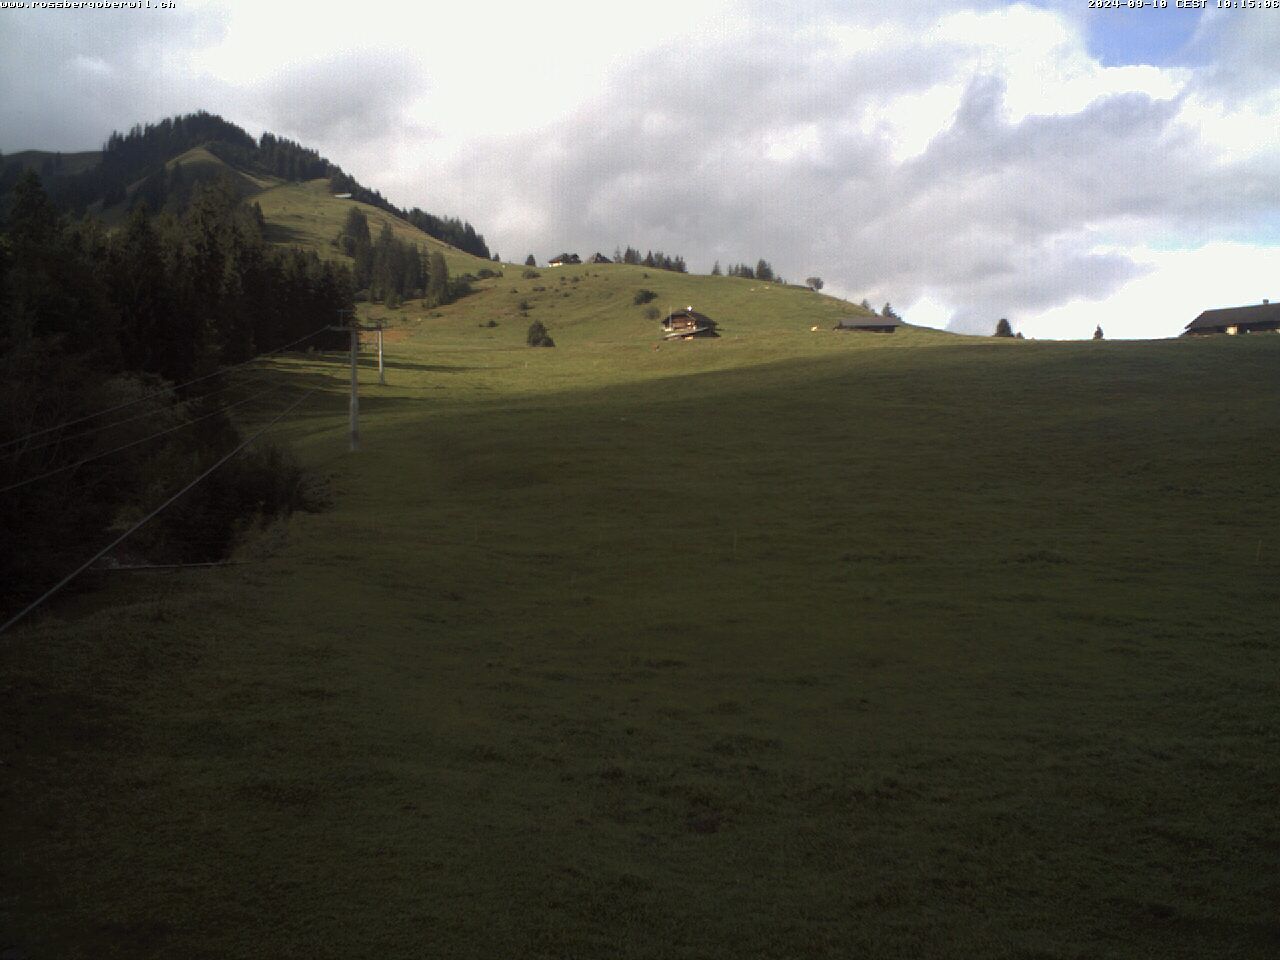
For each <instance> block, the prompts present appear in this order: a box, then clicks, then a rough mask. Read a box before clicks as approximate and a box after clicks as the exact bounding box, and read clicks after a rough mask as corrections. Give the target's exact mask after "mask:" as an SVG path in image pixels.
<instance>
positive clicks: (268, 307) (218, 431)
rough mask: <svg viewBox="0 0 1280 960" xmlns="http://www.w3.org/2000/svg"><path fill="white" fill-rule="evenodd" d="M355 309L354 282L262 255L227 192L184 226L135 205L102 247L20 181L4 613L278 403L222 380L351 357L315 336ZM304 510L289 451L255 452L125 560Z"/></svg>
mask: <svg viewBox="0 0 1280 960" xmlns="http://www.w3.org/2000/svg"><path fill="white" fill-rule="evenodd" d="M352 306H353V281H352V276H351V272H350V270H349V269H347V268H346V267H344V266H341V265H337V264H333V263H326V262H323V261H321V260H320V258H319V257H317V256H316V255H315V254H314V253H310V252H303V251H299V250H292V249H289V250H281V249H277V248H273V247H270V246H268V245H267V244H266V243H265V242H264V240H263V237H262V224H261V221H260V218H259V217H258V216H256V215H255V211H254V210H253V208H251V207H246V206H245V205H244V204H243V203H242V202H241V200H240V198H239V197H238V195H237V193H236V190H235V188H234V185H233V184H232V183H230V182H229V181H228V180H220V181H215V182H211V183H201V184H197V185H196V186H195V188H194V189H193V191H192V196H191V200H190V203H189V204H188V206H187V209H186V211H185V212H184V213H183V214H182V216H180V217H179V216H175V215H174V214H172V213H164V214H161V215H153V214H152V213H151V212H150V210H149V209H148V207H147V205H146V204H145V203H143V204H139V205H138V206H136V207H135V208H134V209H133V210H132V211H131V213H130V214H129V219H128V222H127V223H126V224H125V225H124V226H123V228H121V229H119V230H117V231H115V232H114V233H112V234H110V235H108V234H107V233H106V232H105V231H104V230H103V229H102V228H101V226H100V225H98V224H97V223H96V222H95V221H93V220H91V219H87V218H86V219H82V220H78V221H73V220H71V219H69V218H67V217H65V216H62V215H60V214H59V213H58V211H57V209H56V207H55V205H54V203H53V201H52V200H51V198H50V197H49V195H48V194H47V193H46V191H45V189H44V187H43V186H42V184H41V182H40V180H39V178H38V177H37V176H36V175H35V174H34V173H31V172H27V173H25V174H24V175H23V176H22V177H21V178H20V179H19V180H18V182H17V184H16V185H15V186H14V188H13V191H12V197H11V203H10V207H9V211H8V215H7V217H6V220H5V222H4V225H3V230H2V231H0V394H2V396H0V490H3V491H4V494H5V495H4V496H3V497H2V498H0V539H3V540H4V541H5V542H7V543H15V544H22V545H23V549H22V550H17V551H4V552H3V553H0V557H2V558H3V559H2V560H0V564H2V565H3V568H2V569H0V584H3V586H2V587H0V605H2V606H3V607H4V608H5V609H7V610H9V611H10V612H12V608H13V606H14V604H15V602H16V601H17V600H19V599H21V598H29V596H30V594H31V592H32V590H34V589H36V588H37V587H40V586H41V585H43V586H48V585H49V584H50V583H51V582H52V581H53V580H56V578H57V577H58V576H59V575H62V574H65V573H66V572H67V570H68V569H69V567H70V566H73V565H74V563H75V562H76V561H80V560H83V559H84V558H85V556H86V552H88V553H89V554H90V555H91V553H92V550H93V549H97V548H100V547H101V546H102V545H103V544H105V543H107V542H109V537H108V532H109V531H110V530H111V529H112V528H113V527H116V526H118V525H119V524H121V523H123V522H126V521H128V520H130V519H137V518H139V517H140V516H142V515H143V513H144V512H145V511H146V510H148V509H150V508H152V507H154V506H155V505H157V503H158V502H160V501H161V500H162V499H163V498H164V496H166V495H168V494H170V493H172V492H173V490H175V489H179V488H181V486H182V485H183V484H185V483H187V482H189V481H190V480H191V479H193V478H194V477H195V476H196V475H198V474H199V473H200V472H201V471H202V470H203V469H205V468H206V467H207V466H208V465H210V464H211V463H213V462H215V461H216V460H217V459H218V458H220V457H221V456H222V455H224V454H225V453H226V452H228V451H229V450H231V449H233V448H234V447H235V446H236V444H237V443H238V442H239V436H240V435H239V432H238V431H237V429H236V427H235V426H234V424H233V422H232V418H231V416H230V411H231V410H232V409H233V408H234V409H235V410H236V411H237V415H241V414H246V413H247V414H249V415H251V416H257V415H264V416H265V415H269V414H271V413H272V412H273V411H274V408H275V407H277V406H280V405H282V403H283V400H284V399H287V398H284V397H282V396H281V395H279V394H271V393H270V391H269V390H266V389H264V388H265V387H266V386H267V385H265V384H260V385H257V386H255V385H254V384H253V383H252V382H250V383H248V384H247V385H246V383H245V382H244V377H243V376H241V377H237V378H231V377H228V376H226V375H225V374H223V373H220V372H219V371H221V370H225V369H226V368H227V367H231V366H234V365H237V364H243V363H245V362H246V361H249V360H250V359H252V358H254V357H258V356H261V355H262V354H264V353H269V352H271V351H275V350H278V349H281V348H284V347H286V346H289V345H296V348H297V349H307V348H309V347H318V348H324V347H333V346H339V347H340V346H342V345H345V343H346V335H345V334H344V333H341V332H333V331H327V330H324V329H322V328H324V327H325V326H326V325H328V324H332V323H334V322H335V321H336V320H337V319H338V318H339V313H338V311H339V310H348V311H349V310H351V309H352ZM251 370H252V368H246V372H251ZM113 410H118V412H111V411H113ZM104 411H105V412H104ZM59 424H66V425H67V426H66V427H65V428H63V429H50V428H51V427H54V426H56V425H59ZM104 454H109V455H106V456H104ZM81 464H83V465H81ZM78 465H79V466H78ZM306 499H307V495H306V492H305V484H304V479H303V477H302V475H301V471H300V470H299V469H298V467H297V466H296V464H295V463H293V462H292V461H291V458H290V457H289V455H288V454H286V453H285V452H284V451H282V450H279V449H276V448H273V447H271V446H269V445H262V444H258V445H255V446H254V447H251V448H250V452H249V453H248V455H246V456H243V457H239V458H237V459H235V460H233V461H231V462H230V463H229V464H228V466H227V467H226V468H224V469H220V470H219V471H217V472H216V473H215V474H213V476H212V477H211V478H210V480H209V482H207V483H203V484H201V485H200V486H199V487H198V488H196V489H195V490H194V491H193V492H192V493H191V494H190V495H189V496H187V497H185V498H184V499H183V500H182V501H181V502H179V503H177V504H175V506H174V507H172V508H170V509H168V510H166V511H164V513H163V514H162V515H161V516H160V517H158V518H157V520H156V521H155V522H154V523H152V524H149V525H148V526H147V527H146V528H144V530H143V532H142V534H141V535H140V536H139V537H135V538H132V539H131V540H130V545H131V549H132V550H134V551H135V552H138V553H141V554H142V555H144V556H145V557H146V558H147V559H148V560H152V561H157V560H163V561H166V562H190V561H196V560H208V559H215V558H218V557H221V556H223V555H225V553H226V551H227V550H228V549H229V547H230V545H231V543H232V541H233V539H234V537H235V536H236V533H237V531H238V530H239V529H241V528H242V527H243V526H244V525H245V524H247V523H251V522H252V521H253V520H254V519H255V518H258V517H267V516H271V515H274V514H276V513H280V512H287V511H288V510H290V509H293V508H294V507H297V506H304V505H305V501H306Z"/></svg>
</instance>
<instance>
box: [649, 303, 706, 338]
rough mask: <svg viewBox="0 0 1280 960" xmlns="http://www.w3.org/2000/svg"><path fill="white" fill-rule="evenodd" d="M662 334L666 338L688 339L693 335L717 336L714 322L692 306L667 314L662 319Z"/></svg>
mask: <svg viewBox="0 0 1280 960" xmlns="http://www.w3.org/2000/svg"><path fill="white" fill-rule="evenodd" d="M662 334H663V338H664V339H666V340H689V339H692V338H693V337H718V336H720V334H718V333H716V322H715V321H714V320H712V319H711V318H710V317H708V316H707V315H706V314H704V313H698V311H697V310H695V309H693V307H685V309H683V310H676V311H674V312H673V313H670V314H668V315H667V317H666V319H665V320H663V321H662Z"/></svg>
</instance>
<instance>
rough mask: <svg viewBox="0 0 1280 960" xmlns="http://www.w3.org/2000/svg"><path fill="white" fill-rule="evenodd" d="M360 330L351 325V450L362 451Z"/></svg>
mask: <svg viewBox="0 0 1280 960" xmlns="http://www.w3.org/2000/svg"><path fill="white" fill-rule="evenodd" d="M359 364H360V328H359V327H358V326H356V325H355V324H354V323H353V324H352V325H351V449H352V451H353V452H354V451H356V450H359V449H360V366H359Z"/></svg>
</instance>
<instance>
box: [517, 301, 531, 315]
mask: <svg viewBox="0 0 1280 960" xmlns="http://www.w3.org/2000/svg"><path fill="white" fill-rule="evenodd" d="M516 309H517V310H519V311H520V312H521V313H528V312H529V301H528V300H521V301H520V302H519V303H517V304H516Z"/></svg>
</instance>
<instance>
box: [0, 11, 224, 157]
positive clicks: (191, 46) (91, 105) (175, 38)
mask: <svg viewBox="0 0 1280 960" xmlns="http://www.w3.org/2000/svg"><path fill="white" fill-rule="evenodd" d="M17 18H21V19H20V20H19V19H17ZM224 31H225V22H224V19H223V18H222V17H221V16H220V15H218V14H216V13H214V12H211V11H203V10H201V11H187V10H163V11H162V10H157V9H154V8H153V9H151V10H136V11H135V10H44V11H32V10H23V11H16V10H10V11H3V12H0V90H3V91H4V93H3V96H0V149H4V150H6V151H16V150H22V149H28V148H32V149H49V150H64V151H72V150H85V149H94V148H96V147H98V146H100V145H101V144H102V142H103V141H104V140H106V138H107V135H108V134H109V133H110V132H111V131H112V130H113V129H126V128H128V127H129V126H131V125H132V124H134V123H139V122H148V121H154V120H157V119H159V118H161V117H164V116H167V115H170V114H174V113H179V112H187V111H191V110H195V109H199V108H200V107H201V106H203V105H204V104H206V103H207V102H208V100H209V98H210V97H211V96H216V95H217V94H218V93H219V91H221V90H222V89H224V85H222V84H220V83H218V82H217V81H215V80H212V79H211V78H193V77H187V76H185V75H184V74H183V72H182V71H179V70H166V69H164V67H165V63H166V61H170V62H173V63H181V61H182V59H183V58H184V56H185V55H186V54H187V53H188V52H190V51H192V50H196V49H200V48H203V47H205V46H208V45H210V44H213V43H216V42H217V41H218V40H219V39H221V37H222V36H223V35H224Z"/></svg>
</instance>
